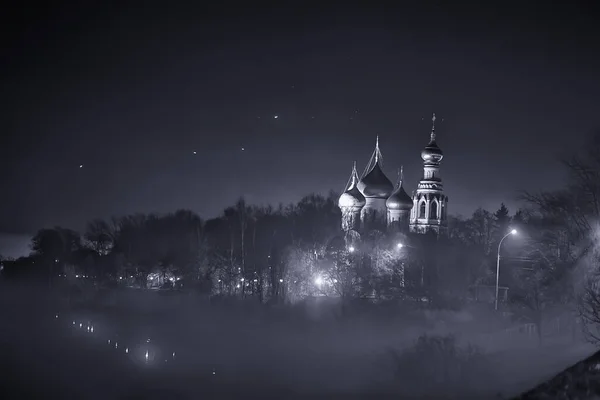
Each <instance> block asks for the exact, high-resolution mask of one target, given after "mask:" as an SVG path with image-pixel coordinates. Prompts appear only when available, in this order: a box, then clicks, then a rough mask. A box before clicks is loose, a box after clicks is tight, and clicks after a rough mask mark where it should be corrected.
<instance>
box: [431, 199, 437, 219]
mask: <svg viewBox="0 0 600 400" xmlns="http://www.w3.org/2000/svg"><path fill="white" fill-rule="evenodd" d="M430 218H431V219H438V204H437V201H435V200H434V201H433V202H432V203H431V215H430Z"/></svg>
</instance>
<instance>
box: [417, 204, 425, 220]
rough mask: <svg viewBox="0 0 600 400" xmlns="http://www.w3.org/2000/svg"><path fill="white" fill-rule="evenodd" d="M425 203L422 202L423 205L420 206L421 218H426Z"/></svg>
mask: <svg viewBox="0 0 600 400" xmlns="http://www.w3.org/2000/svg"><path fill="white" fill-rule="evenodd" d="M425 208H426V206H425V202H424V201H423V202H421V205H420V206H419V218H425Z"/></svg>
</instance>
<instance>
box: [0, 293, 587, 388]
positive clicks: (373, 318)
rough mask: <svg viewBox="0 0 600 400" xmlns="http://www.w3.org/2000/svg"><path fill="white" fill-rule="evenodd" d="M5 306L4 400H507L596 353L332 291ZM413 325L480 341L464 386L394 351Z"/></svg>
mask: <svg viewBox="0 0 600 400" xmlns="http://www.w3.org/2000/svg"><path fill="white" fill-rule="evenodd" d="M2 304H3V307H2V316H1V317H2V327H3V329H2V334H1V343H2V354H3V358H2V360H3V364H4V365H3V371H4V373H3V376H2V386H3V389H4V391H3V392H4V393H10V394H11V395H10V396H9V397H4V398H24V397H40V396H42V397H50V396H61V397H63V398H64V397H65V396H66V397H68V396H73V397H74V398H90V399H92V398H103V399H106V398H115V399H128V398H130V399H133V398H182V399H185V398H195V397H197V396H198V395H200V394H201V395H202V396H203V398H207V397H209V398H225V397H232V396H233V397H247V396H250V395H260V396H263V397H265V396H266V397H273V398H276V397H277V398H281V396H286V397H287V398H290V397H294V398H305V397H310V396H314V395H328V396H331V395H344V396H348V395H358V396H369V397H388V396H390V395H400V396H409V397H427V398H432V397H435V398H444V397H446V398H452V397H454V398H456V397H457V396H461V397H462V398H465V397H473V398H480V399H483V398H498V396H499V395H500V396H501V397H504V398H508V397H510V396H513V395H516V394H518V393H520V392H522V391H525V390H527V389H530V388H531V387H533V386H535V385H536V384H538V383H540V382H542V381H543V380H545V379H548V378H550V377H551V376H553V375H554V374H556V373H558V372H560V371H561V370H562V369H564V368H565V367H567V366H569V365H570V364H573V363H575V362H577V361H578V360H580V359H582V358H584V357H585V356H587V355H589V354H591V353H592V352H593V348H591V347H590V346H589V345H586V344H584V343H583V342H581V341H577V340H574V338H573V337H571V336H569V335H567V336H564V337H559V338H553V339H552V340H550V339H547V340H545V341H544V342H543V344H542V345H540V344H539V342H538V340H537V338H536V337H531V336H528V335H526V334H523V333H521V334H498V333H490V332H498V331H499V330H498V328H499V326H494V323H497V321H496V322H494V319H493V317H489V318H486V317H485V316H483V317H482V316H481V315H475V312H474V311H470V310H464V311H461V312H432V311H428V312H424V311H412V312H411V311H409V310H406V309H403V308H402V307H400V306H394V307H390V306H388V307H384V306H375V305H367V306H352V307H351V308H350V309H348V308H346V309H345V310H344V313H343V314H342V312H341V308H340V306H339V304H337V303H336V302H335V301H333V300H328V299H312V300H309V301H306V302H303V303H301V304H298V305H295V306H279V307H266V306H264V305H259V304H255V303H254V302H251V301H248V302H243V301H228V302H225V301H223V302H217V301H214V300H213V301H210V300H208V299H207V298H202V297H196V296H193V295H190V294H170V295H164V294H162V293H160V292H158V291H154V292H153V291H136V290H122V291H113V292H106V293H105V294H104V295H102V296H99V297H96V298H95V299H93V301H88V302H86V303H82V304H79V305H77V306H74V305H70V306H69V305H68V303H67V302H65V301H64V299H61V298H60V297H59V296H58V295H56V294H49V293H48V292H47V291H45V290H40V289H39V288H37V289H36V288H29V289H25V288H23V287H15V286H11V287H6V286H5V285H3V286H2ZM90 326H91V327H93V328H92V329H91V331H90V329H89V327H90ZM500 331H501V330H500ZM422 334H427V335H447V334H453V335H455V336H456V339H457V344H458V345H459V346H463V345H466V344H467V343H471V344H473V345H476V346H478V347H479V348H480V351H481V352H483V353H484V356H483V357H484V360H485V367H478V368H476V370H474V371H473V372H472V373H470V374H471V375H470V376H468V379H467V381H468V382H469V384H468V386H467V384H466V383H465V385H462V384H458V385H457V384H456V383H454V384H452V385H450V384H448V383H447V382H433V381H431V380H430V379H429V377H428V376H422V375H420V376H421V377H422V378H423V379H420V378H419V376H417V377H416V378H415V375H414V372H415V370H417V369H418V368H417V365H411V364H410V363H409V364H408V365H407V364H403V362H402V361H399V358H398V357H394V354H396V355H401V354H403V353H402V352H403V351H406V350H409V349H412V348H414V347H415V342H416V341H417V339H418V338H419V336H421V335H422ZM420 357H421V358H420V359H418V362H420V363H422V364H423V365H426V364H428V363H429V364H432V365H433V364H435V363H437V362H439V361H436V360H427V356H426V355H425V356H420ZM482 365H483V364H482ZM11 396H12V397H11Z"/></svg>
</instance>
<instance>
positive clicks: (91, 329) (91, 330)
mask: <svg viewBox="0 0 600 400" xmlns="http://www.w3.org/2000/svg"><path fill="white" fill-rule="evenodd" d="M90 332H91V333H94V325H92V327H91V328H90Z"/></svg>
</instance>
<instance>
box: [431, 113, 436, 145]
mask: <svg viewBox="0 0 600 400" xmlns="http://www.w3.org/2000/svg"><path fill="white" fill-rule="evenodd" d="M435 120H436V118H435V113H433V117H431V141H432V142H433V141H434V140H435Z"/></svg>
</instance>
